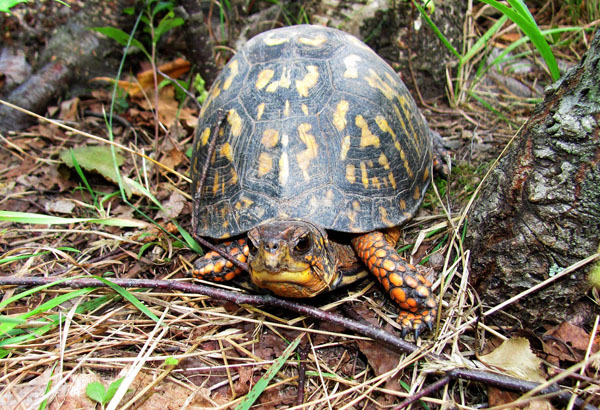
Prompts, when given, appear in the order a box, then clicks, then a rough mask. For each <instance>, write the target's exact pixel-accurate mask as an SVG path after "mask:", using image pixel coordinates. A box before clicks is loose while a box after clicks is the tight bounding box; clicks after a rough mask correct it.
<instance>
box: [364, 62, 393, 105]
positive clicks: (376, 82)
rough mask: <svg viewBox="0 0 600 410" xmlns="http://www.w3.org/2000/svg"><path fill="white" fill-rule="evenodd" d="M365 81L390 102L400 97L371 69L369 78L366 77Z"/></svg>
mask: <svg viewBox="0 0 600 410" xmlns="http://www.w3.org/2000/svg"><path fill="white" fill-rule="evenodd" d="M365 80H367V83H368V84H369V85H370V86H371V87H372V88H375V89H377V90H379V91H381V92H382V93H383V95H384V96H385V98H387V99H388V100H392V99H393V98H394V97H395V96H397V95H398V93H397V92H396V91H395V90H394V89H393V88H392V87H390V85H389V84H387V83H386V82H385V81H383V80H382V79H381V77H379V75H378V74H377V73H376V72H375V71H373V69H371V68H369V76H368V77H365Z"/></svg>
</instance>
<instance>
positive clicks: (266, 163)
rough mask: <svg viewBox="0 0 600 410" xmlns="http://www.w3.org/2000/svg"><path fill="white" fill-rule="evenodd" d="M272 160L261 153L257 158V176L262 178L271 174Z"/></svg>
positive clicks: (267, 155) (264, 153)
mask: <svg viewBox="0 0 600 410" xmlns="http://www.w3.org/2000/svg"><path fill="white" fill-rule="evenodd" d="M271 168H273V158H272V157H271V156H270V155H269V154H267V153H266V152H261V153H260V155H259V157H258V176H259V177H263V176H265V175H267V174H268V173H269V172H271Z"/></svg>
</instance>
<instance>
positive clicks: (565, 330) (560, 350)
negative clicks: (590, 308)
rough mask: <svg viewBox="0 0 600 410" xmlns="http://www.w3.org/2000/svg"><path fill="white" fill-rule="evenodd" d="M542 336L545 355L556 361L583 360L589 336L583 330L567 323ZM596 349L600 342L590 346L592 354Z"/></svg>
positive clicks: (599, 346)
mask: <svg viewBox="0 0 600 410" xmlns="http://www.w3.org/2000/svg"><path fill="white" fill-rule="evenodd" d="M544 336H545V337H544V344H543V349H544V352H545V353H547V354H548V355H550V356H554V357H556V358H557V359H558V360H563V361H569V362H574V363H575V362H579V361H581V360H583V357H584V355H585V351H586V350H587V348H588V344H589V341H590V335H589V334H588V333H587V332H586V331H585V330H583V329H582V328H580V327H578V326H575V325H573V324H571V323H568V322H563V323H561V324H560V325H559V326H558V327H555V328H553V329H550V330H549V331H548V332H546V334H545V335H544ZM598 349H600V340H598V339H596V340H595V343H594V344H593V345H592V353H595V352H597V351H598ZM549 360H550V361H551V362H555V361H554V360H551V359H549Z"/></svg>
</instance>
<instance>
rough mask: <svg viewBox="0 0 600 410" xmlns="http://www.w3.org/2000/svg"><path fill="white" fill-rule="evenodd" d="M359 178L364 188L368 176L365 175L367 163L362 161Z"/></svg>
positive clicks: (366, 184) (367, 183) (366, 186)
mask: <svg viewBox="0 0 600 410" xmlns="http://www.w3.org/2000/svg"><path fill="white" fill-rule="evenodd" d="M360 179H361V181H362V184H363V186H364V187H365V189H367V188H368V187H369V177H368V175H367V164H365V163H364V161H361V163H360Z"/></svg>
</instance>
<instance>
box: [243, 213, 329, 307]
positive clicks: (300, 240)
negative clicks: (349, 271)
mask: <svg viewBox="0 0 600 410" xmlns="http://www.w3.org/2000/svg"><path fill="white" fill-rule="evenodd" d="M315 231H316V229H315V228H314V227H312V225H308V224H307V223H304V222H301V221H273V222H266V223H263V224H262V225H259V226H258V227H256V228H254V229H252V230H251V231H250V232H248V238H249V239H250V241H252V243H253V247H254V251H253V252H251V253H250V260H249V264H250V277H251V278H252V281H253V282H254V284H255V285H256V286H258V287H260V288H264V289H268V290H270V291H272V292H273V293H275V294H276V295H279V296H284V297H296V298H299V297H312V296H316V295H318V294H319V293H321V292H323V291H326V290H328V289H330V284H331V282H332V278H333V274H332V273H328V272H327V270H326V267H327V266H330V264H328V263H327V262H326V261H329V258H330V255H328V252H327V247H326V246H324V243H325V242H324V241H326V238H324V237H323V235H322V234H321V232H319V231H316V232H315ZM324 265H325V266H324Z"/></svg>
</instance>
